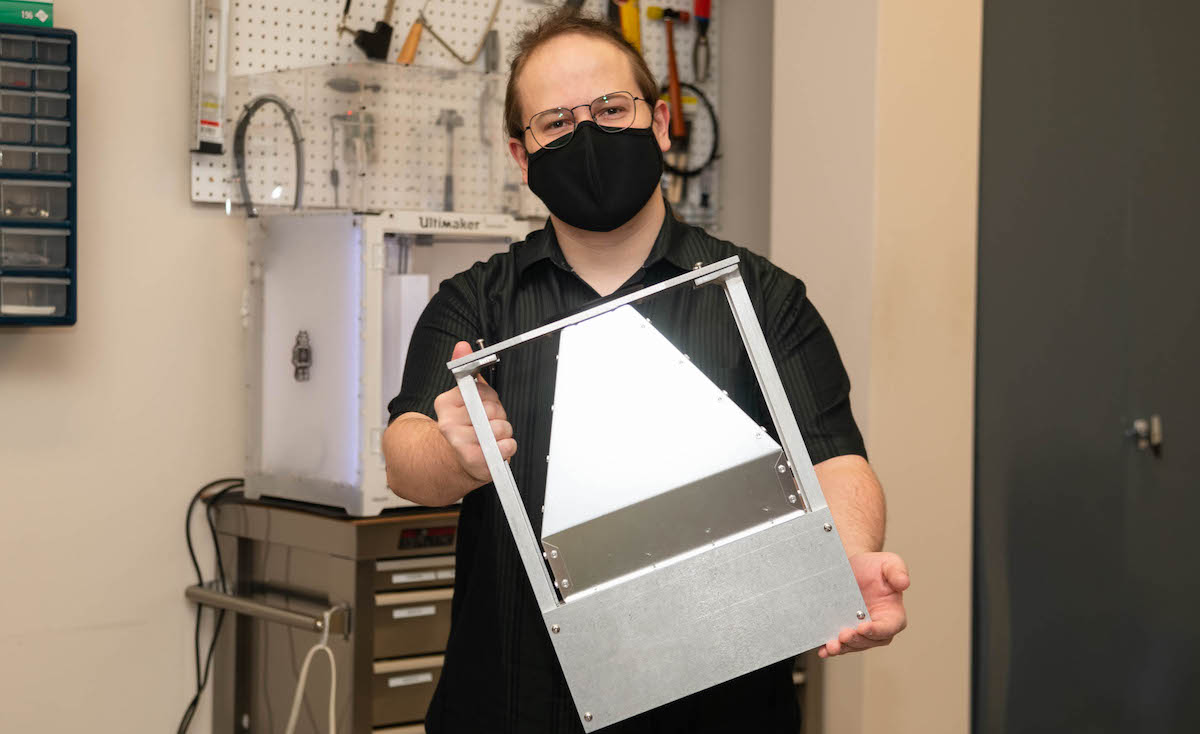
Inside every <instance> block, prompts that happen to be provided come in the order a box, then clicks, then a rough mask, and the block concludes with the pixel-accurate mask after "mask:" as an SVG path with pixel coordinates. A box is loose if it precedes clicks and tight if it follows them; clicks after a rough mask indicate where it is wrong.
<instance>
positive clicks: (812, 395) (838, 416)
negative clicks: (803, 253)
mask: <svg viewBox="0 0 1200 734" xmlns="http://www.w3.org/2000/svg"><path fill="white" fill-rule="evenodd" d="M764 264H765V265H766V267H767V268H768V269H767V271H766V272H764V273H763V281H762V285H763V311H764V313H763V314H760V316H759V318H760V320H762V321H763V322H764V324H763V326H764V332H765V335H766V338H767V343H768V344H770V346H771V350H772V352H773V354H774V357H775V363H776V366H777V367H778V369H779V378H780V380H781V381H782V382H783V389H784V391H785V392H786V393H787V396H788V402H789V403H790V404H791V406H792V412H793V413H794V414H795V415H796V423H797V424H798V425H799V426H800V435H801V436H803V437H804V444H805V446H806V447H807V448H808V455H809V458H810V459H811V461H812V463H813V464H819V463H821V462H822V461H825V460H826V459H830V458H833V457H834V456H844V455H847V454H856V455H858V456H862V457H863V458H866V456H867V450H866V446H865V445H864V443H863V438H862V433H861V432H860V431H859V429H858V424H857V423H856V422H855V420H854V414H853V413H852V412H851V410H850V376H849V375H847V374H846V368H845V367H844V366H843V365H842V358H841V355H839V354H838V350H837V345H835V344H834V341H833V334H831V333H830V331H829V327H828V326H826V325H825V320H824V319H822V318H821V315H820V314H819V313H817V309H816V307H815V306H814V305H813V303H812V301H811V300H809V299H808V296H807V291H806V289H805V287H804V283H803V282H802V281H800V280H798V279H796V278H794V277H792V276H791V275H789V274H788V273H786V272H784V271H783V270H781V269H779V268H778V267H776V266H774V265H771V264H769V263H764Z"/></svg>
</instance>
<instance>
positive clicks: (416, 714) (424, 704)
mask: <svg viewBox="0 0 1200 734" xmlns="http://www.w3.org/2000/svg"><path fill="white" fill-rule="evenodd" d="M441 676H442V656H441V655H429V656H426V657H419V658H407V659H405V660H380V661H377V662H376V663H375V668H374V676H373V677H374V681H372V696H371V698H372V716H371V719H372V724H373V725H374V726H383V725H386V724H403V723H406V722H413V721H422V720H424V719H425V712H426V710H428V709H429V700H430V699H431V698H433V691H434V689H435V688H437V683H438V679H439V678H441Z"/></svg>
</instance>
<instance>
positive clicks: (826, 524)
mask: <svg viewBox="0 0 1200 734" xmlns="http://www.w3.org/2000/svg"><path fill="white" fill-rule="evenodd" d="M821 527H823V528H825V532H827V533H831V532H833V526H832V525H830V524H829V523H825V524H824V525H822V526H821Z"/></svg>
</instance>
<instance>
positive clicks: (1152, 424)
mask: <svg viewBox="0 0 1200 734" xmlns="http://www.w3.org/2000/svg"><path fill="white" fill-rule="evenodd" d="M1125 435H1126V436H1128V437H1129V438H1132V439H1134V440H1135V441H1136V442H1137V447H1138V450H1139V451H1145V450H1147V449H1149V450H1150V451H1152V452H1153V453H1154V455H1155V456H1161V455H1162V443H1163V425H1162V417H1161V416H1159V415H1158V414H1157V413H1155V414H1154V415H1152V416H1150V417H1149V418H1148V419H1147V418H1137V419H1136V420H1134V421H1133V425H1132V426H1131V427H1130V428H1129V429H1128V430H1127V431H1125Z"/></svg>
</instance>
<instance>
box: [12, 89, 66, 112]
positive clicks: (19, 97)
mask: <svg viewBox="0 0 1200 734" xmlns="http://www.w3.org/2000/svg"><path fill="white" fill-rule="evenodd" d="M33 100H34V95H33V93H32V92H18V91H16V90H13V89H2V90H0V115H32V114H33ZM65 115H66V113H65V112H64V113H63V116H65ZM48 116H50V117H59V115H48Z"/></svg>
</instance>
